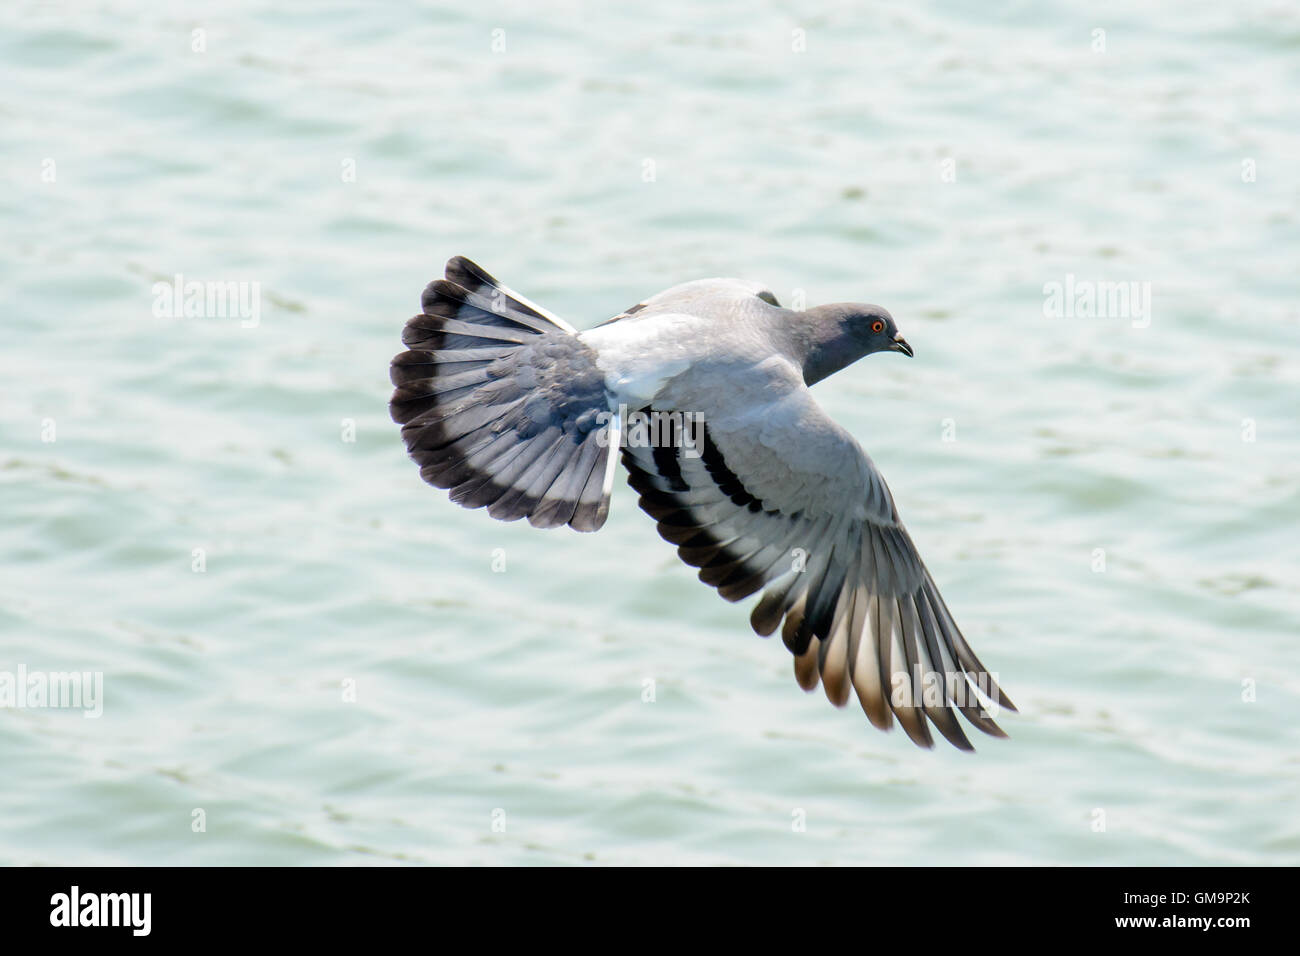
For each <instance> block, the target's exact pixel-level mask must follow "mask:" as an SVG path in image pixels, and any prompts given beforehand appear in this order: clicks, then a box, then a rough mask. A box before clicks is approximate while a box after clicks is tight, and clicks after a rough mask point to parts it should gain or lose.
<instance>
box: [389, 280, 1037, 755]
mask: <svg viewBox="0 0 1300 956" xmlns="http://www.w3.org/2000/svg"><path fill="white" fill-rule="evenodd" d="M422 306H423V311H422V313H421V314H420V315H417V316H415V317H414V318H412V319H411V320H410V321H409V322H408V323H407V327H406V330H405V332H404V333H403V341H404V342H405V343H406V344H407V346H408V348H409V349H410V350H409V351H407V352H403V353H401V354H400V355H398V356H397V357H396V358H395V359H394V360H393V366H392V380H393V384H394V385H395V386H396V391H395V392H394V395H393V399H392V406H391V407H392V413H393V418H394V420H395V421H397V422H399V423H401V424H402V425H403V428H402V435H403V438H404V439H405V441H406V444H407V448H408V451H409V452H410V453H411V456H412V458H414V459H415V460H416V461H417V462H418V463H419V464H420V466H421V475H422V477H424V479H425V480H426V481H428V482H430V483H431V484H434V485H437V486H438V487H440V488H447V489H450V491H451V498H452V500H453V501H456V502H457V503H459V504H462V505H465V506H466V507H487V509H488V513H489V514H491V515H492V516H493V517H496V518H501V519H504V520H515V519H518V518H522V517H526V518H528V520H529V521H530V522H532V523H533V524H534V525H537V526H539V527H555V526H558V525H561V524H568V525H570V526H571V527H574V528H576V529H578V530H584V531H590V530H596V529H597V528H599V527H600V526H601V525H602V524H603V523H604V521H605V517H606V515H607V513H608V508H609V491H610V483H611V480H612V474H613V465H614V463H615V461H616V460H617V459H616V458H615V456H613V455H612V454H610V452H611V449H618V450H619V452H620V455H621V459H622V461H623V464H624V465H625V466H626V468H627V470H628V476H629V477H628V481H629V484H631V486H632V487H633V488H634V489H635V490H636V491H637V492H638V493H639V494H640V496H641V497H640V505H641V507H642V509H643V510H645V511H646V512H647V514H649V515H650V516H651V517H653V518H654V519H655V520H656V521H657V522H658V527H659V533H660V535H661V536H662V537H664V538H665V539H666V540H667V541H669V542H671V543H672V544H674V545H676V546H677V549H678V554H679V555H680V557H681V558H682V560H683V561H685V562H686V563H687V564H689V565H691V566H693V567H696V568H698V569H699V577H700V580H702V581H703V582H704V583H706V584H708V585H709V586H711V587H713V588H716V589H717V591H718V593H719V594H720V595H722V596H723V597H724V598H726V599H727V600H729V601H738V600H742V599H744V598H746V597H749V596H751V595H754V594H756V593H759V592H762V596H761V597H760V599H759V600H758V602H757V604H756V605H755V607H754V609H753V611H752V613H751V617H750V620H751V624H752V626H753V628H754V630H755V631H756V632H757V633H759V634H762V635H765V636H766V635H770V634H773V633H775V632H776V630H777V629H778V628H779V629H780V630H781V632H782V639H783V641H784V642H785V644H786V645H787V647H788V648H789V649H790V651H791V653H792V654H793V655H794V663H795V676H796V679H797V680H798V682H799V684H800V686H802V687H804V688H805V689H813V688H815V687H816V686H817V684H818V683H821V684H822V686H823V687H824V689H825V691H826V695H827V697H828V698H829V699H830V700H831V701H832V702H833V703H835V704H836V705H838V706H842V705H843V704H845V703H846V702H847V701H848V699H849V698H850V697H851V696H856V697H857V698H858V701H859V703H860V704H861V706H862V709H863V711H864V712H865V713H866V715H867V718H868V720H870V722H871V723H872V724H874V725H875V726H877V727H880V728H882V729H888V728H889V727H890V726H892V723H893V721H894V720H895V719H897V720H898V722H899V724H900V725H901V726H902V727H903V729H904V731H905V732H906V733H907V735H908V736H909V737H910V738H911V739H912V740H913V741H915V742H916V743H917V744H919V745H921V746H926V747H928V746H931V745H932V742H933V741H932V737H931V734H930V727H931V726H933V727H934V728H935V729H937V730H938V731H939V733H940V734H942V735H943V736H944V737H945V738H946V739H947V740H948V741H950V742H951V743H952V744H953V745H954V746H957V747H959V748H961V749H964V750H969V749H972V747H971V744H970V741H969V739H968V738H967V736H966V734H965V732H964V731H963V729H962V726H961V724H960V723H959V722H958V721H957V720H956V717H955V715H956V714H958V713H959V714H961V715H962V716H963V717H964V718H965V719H966V720H967V722H968V723H969V724H970V725H971V726H974V727H976V728H978V729H979V730H981V731H983V732H984V733H988V734H991V735H994V736H1005V735H1004V734H1003V732H1002V730H1001V729H1000V728H999V727H998V726H997V724H996V723H994V721H993V720H992V717H991V715H990V713H989V712H988V711H994V710H996V708H998V707H1006V708H1008V709H1010V710H1014V709H1015V707H1014V705H1012V703H1011V701H1010V699H1008V698H1007V696H1006V694H1005V693H1004V692H1003V691H1002V690H1001V688H1000V687H998V685H997V683H996V681H995V680H994V679H993V677H992V675H990V674H989V672H988V670H987V668H985V666H984V665H983V664H982V663H981V662H980V660H979V659H978V658H977V657H976V656H975V654H974V652H973V651H971V649H970V647H969V645H968V644H967V643H966V641H965V639H964V638H963V636H962V634H961V632H960V630H958V628H957V625H956V623H955V622H954V620H953V617H952V614H951V612H950V611H949V610H948V608H947V605H945V604H944V602H943V599H942V598H941V597H940V595H939V592H938V589H937V587H936V586H935V584H934V580H933V578H932V577H931V575H930V573H929V571H928V570H927V569H926V567H925V565H924V563H923V562H922V561H921V558H920V556H919V554H917V552H916V548H915V546H914V545H913V543H912V540H911V538H910V537H909V535H908V534H907V531H906V529H905V528H904V527H903V525H902V523H901V521H900V520H899V517H898V511H897V509H896V507H895V505H894V500H893V497H892V495H891V494H890V492H889V489H888V487H887V486H886V484H885V481H884V479H883V477H881V475H880V473H879V472H878V471H877V470H876V468H875V466H874V464H873V463H872V462H871V459H870V458H869V457H868V456H867V455H866V453H865V452H864V451H863V450H862V449H861V447H860V446H859V445H858V443H857V442H856V441H855V440H854V439H853V437H852V436H851V435H849V434H848V433H847V432H846V431H844V429H842V428H841V427H840V426H839V425H837V424H836V423H835V422H834V421H832V420H831V419H830V418H829V417H827V416H826V414H825V413H824V412H823V411H822V410H821V408H820V407H819V406H818V405H817V403H816V402H815V401H814V400H813V398H812V394H811V392H809V390H808V386H810V385H812V384H815V383H816V382H817V381H820V380H821V379H823V378H825V377H826V376H828V375H831V374H833V373H834V372H836V371H839V370H840V369H842V368H844V367H846V366H848V365H849V364H851V363H853V362H855V361H856V360H857V359H859V358H861V357H862V356H864V355H867V354H870V353H872V352H877V351H897V352H902V353H904V354H906V355H911V354H912V351H911V347H910V346H908V344H907V343H906V341H904V340H903V338H902V336H901V335H900V334H898V331H897V328H896V326H895V324H894V320H893V317H892V316H890V315H889V313H888V312H887V311H886V310H884V309H882V308H880V307H879V306H871V305H860V304H852V303H844V304H836V305H829V306H820V307H817V308H814V309H808V310H806V311H803V312H794V311H791V310H788V309H783V308H781V307H780V305H779V304H778V302H777V300H776V297H775V296H774V295H773V294H772V293H771V291H769V290H767V289H764V288H763V287H762V286H761V285H758V284H756V283H750V282H744V281H741V280H736V279H705V280H698V281H695V282H687V283H684V284H682V285H679V286H674V287H673V288H671V289H668V290H666V291H665V292H662V293H660V294H658V295H656V296H653V297H651V298H649V299H647V300H645V301H644V302H641V303H638V304H637V305H636V306H633V307H632V308H630V309H627V310H626V311H625V312H623V313H621V314H619V315H617V316H615V317H614V318H613V319H610V320H608V321H606V322H603V323H601V324H599V325H597V326H595V327H594V328H592V329H589V330H588V331H586V332H581V333H579V332H575V331H574V329H573V328H572V326H570V325H568V323H566V322H564V321H563V320H562V319H559V318H558V317H556V316H554V315H552V314H550V313H549V312H546V311H545V310H543V309H542V308H541V307H540V306H536V305H534V304H533V303H531V302H529V301H528V300H527V299H524V298H523V297H522V296H519V295H518V294H517V293H514V292H512V291H510V290H509V289H507V288H505V287H504V286H502V285H501V284H500V283H498V282H497V281H496V280H495V279H493V278H492V277H491V276H489V275H488V274H487V273H486V272H484V271H483V270H482V269H480V268H479V267H478V266H476V265H474V264H473V263H471V262H469V261H468V260H466V259H464V258H461V257H457V258H454V259H452V260H451V261H450V262H449V263H448V265H447V271H446V278H445V279H442V280H437V281H435V282H433V283H430V285H429V287H428V288H427V289H426V290H425V294H424V297H423V299H422ZM628 410H631V411H633V412H646V413H658V414H660V415H662V416H666V417H667V418H668V419H672V420H673V421H674V422H676V424H674V425H673V429H672V430H671V434H670V435H669V438H668V440H667V441H664V440H662V438H663V435H662V434H661V435H660V439H661V440H659V441H655V442H650V443H647V442H644V441H638V440H637V438H636V436H637V433H636V431H635V430H631V431H629V430H628V425H629V422H627V421H624V420H623V415H624V414H625V413H626V412H627V411H628ZM673 416H677V417H676V418H675V419H673ZM692 416H694V419H693V420H698V421H702V422H703V427H702V429H701V436H702V441H699V442H697V443H693V442H688V441H685V440H684V436H683V429H684V426H683V425H682V424H681V422H684V421H686V420H687V419H688V418H691V417H692ZM628 417H631V416H628ZM975 688H978V692H976V691H975V690H974V689H975Z"/></svg>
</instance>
